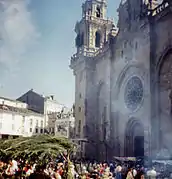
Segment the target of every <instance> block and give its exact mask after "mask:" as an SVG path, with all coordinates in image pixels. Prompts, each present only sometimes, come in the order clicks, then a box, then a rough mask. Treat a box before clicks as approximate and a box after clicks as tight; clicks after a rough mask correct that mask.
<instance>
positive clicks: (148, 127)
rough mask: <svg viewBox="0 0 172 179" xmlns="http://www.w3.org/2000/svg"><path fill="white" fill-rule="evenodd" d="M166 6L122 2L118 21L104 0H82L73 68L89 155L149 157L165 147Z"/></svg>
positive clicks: (168, 132)
mask: <svg viewBox="0 0 172 179" xmlns="http://www.w3.org/2000/svg"><path fill="white" fill-rule="evenodd" d="M88 4H89V8H88ZM171 7H172V4H171V3H170V2H169V1H165V0H164V1H163V2H162V3H161V4H160V3H159V4H158V2H157V1H156V0H152V1H151V2H149V1H142V0H140V1H138V0H125V1H122V2H121V3H120V5H119V8H118V13H119V21H118V25H117V27H116V26H115V25H114V24H113V23H112V22H111V21H109V20H106V19H105V18H106V15H105V12H106V1H105V0H104V1H103V0H99V1H98V0H92V1H88V0H86V2H85V3H84V4H83V9H84V10H83V18H82V20H81V21H80V22H77V25H76V33H77V40H76V46H77V53H76V54H75V55H74V56H73V57H72V58H71V65H70V67H71V68H72V69H73V71H74V75H75V79H76V80H75V88H76V90H75V110H76V111H75V118H76V129H78V130H76V137H77V138H81V139H85V141H86V142H85V149H86V152H85V155H86V157H87V156H89V157H90V156H91V157H92V158H97V159H108V158H111V157H112V156H130V157H131V156H143V155H146V156H150V155H152V154H153V153H155V151H156V152H157V151H160V150H161V149H164V148H165V149H169V148H170V145H171V144H172V143H171V140H170V135H171V134H172V133H171V132H172V128H171V127H172V126H171V125H172V124H171V122H170V120H171V118H170V117H171V112H172V108H171V98H170V97H171V90H172V86H171V84H172V81H171V72H172V70H171V69H172V67H171V65H172V64H171V60H170V59H171V51H172V50H171V46H172V44H171V43H172V41H171V38H172V32H171V30H170V24H171V21H172V18H171V16H172V11H171ZM97 12H100V14H101V16H99V15H97ZM98 14H99V13H98ZM95 24H96V26H95ZM97 30H98V32H99V33H100V42H99V43H100V44H99V46H98V45H96V44H97V43H98V40H97V34H96V32H97ZM80 34H82V36H80ZM102 34H103V35H102ZM79 36H80V38H79ZM79 40H80V43H79ZM93 41H94V42H95V43H93ZM164 62H166V63H167V64H166V63H165V64H164ZM162 64H163V65H162ZM164 104H165V105H164ZM162 120H166V122H165V124H164V122H163V121H162ZM159 129H161V130H159ZM165 132H166V134H165ZM164 139H166V140H169V144H168V145H167V144H162V141H163V140H164Z"/></svg>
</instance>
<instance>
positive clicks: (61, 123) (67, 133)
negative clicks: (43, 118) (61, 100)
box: [55, 108, 75, 138]
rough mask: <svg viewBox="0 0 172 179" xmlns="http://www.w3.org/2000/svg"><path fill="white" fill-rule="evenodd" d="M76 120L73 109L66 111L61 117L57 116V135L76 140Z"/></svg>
mask: <svg viewBox="0 0 172 179" xmlns="http://www.w3.org/2000/svg"><path fill="white" fill-rule="evenodd" d="M74 132H75V118H74V116H73V111H72V110H71V109H68V108H66V109H64V110H63V112H62V114H61V116H57V118H56V122H55V135H60V136H63V137H67V138H74Z"/></svg>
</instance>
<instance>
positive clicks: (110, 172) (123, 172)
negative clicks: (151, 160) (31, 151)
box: [0, 159, 156, 179]
mask: <svg viewBox="0 0 172 179" xmlns="http://www.w3.org/2000/svg"><path fill="white" fill-rule="evenodd" d="M146 173H151V176H154V177H155V178H156V171H155V170H153V169H152V170H149V171H146V169H145V168H143V167H140V166H135V167H131V166H130V165H128V164H120V163H116V162H113V163H109V164H108V163H96V162H94V163H90V162H85V163H81V162H80V163H79V162H73V163H72V162H69V161H65V160H56V161H50V162H48V163H47V164H38V163H37V162H28V161H22V160H12V159H8V161H6V162H5V161H0V179H8V178H12V179H13V178H14V179H46V178H47V179H63V178H64V179H77V178H78V179H91V178H92V179H144V178H145V176H146V175H145V174H146Z"/></svg>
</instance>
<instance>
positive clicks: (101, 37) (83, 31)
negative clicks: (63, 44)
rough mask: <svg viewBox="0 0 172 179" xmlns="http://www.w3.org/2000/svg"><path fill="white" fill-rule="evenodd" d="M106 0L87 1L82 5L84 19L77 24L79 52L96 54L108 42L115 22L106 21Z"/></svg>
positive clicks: (77, 46)
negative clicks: (108, 36)
mask: <svg viewBox="0 0 172 179" xmlns="http://www.w3.org/2000/svg"><path fill="white" fill-rule="evenodd" d="M106 10H107V2H106V0H86V1H85V3H83V4H82V19H81V21H79V22H77V23H76V26H75V32H76V34H77V36H76V48H77V52H79V51H81V49H82V50H84V51H87V52H95V51H97V50H98V49H99V48H102V47H103V45H104V44H105V43H106V41H107V35H108V33H109V31H110V29H111V28H112V24H113V22H112V21H110V20H107V19H106Z"/></svg>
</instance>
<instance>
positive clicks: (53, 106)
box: [17, 89, 69, 134]
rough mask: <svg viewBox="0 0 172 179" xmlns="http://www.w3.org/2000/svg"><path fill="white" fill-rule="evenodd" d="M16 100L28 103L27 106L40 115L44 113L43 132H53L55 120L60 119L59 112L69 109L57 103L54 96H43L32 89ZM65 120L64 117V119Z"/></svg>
mask: <svg viewBox="0 0 172 179" xmlns="http://www.w3.org/2000/svg"><path fill="white" fill-rule="evenodd" d="M17 100H19V101H22V102H25V103H27V104H28V108H29V109H30V110H33V111H36V112H38V113H40V114H42V115H44V126H45V129H46V130H45V132H47V133H51V134H55V133H56V132H55V128H56V127H55V126H56V120H57V119H58V118H60V119H61V117H60V116H59V115H60V114H61V113H64V111H66V110H68V111H69V109H68V108H67V107H65V106H64V105H62V104H60V103H58V102H57V101H56V100H55V99H54V96H53V95H51V96H47V97H45V96H43V95H40V94H38V93H36V92H34V91H33V90H32V89H31V90H29V91H28V92H27V93H25V94H24V95H22V96H21V97H19V98H18V99H17ZM65 120H66V119H65Z"/></svg>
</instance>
